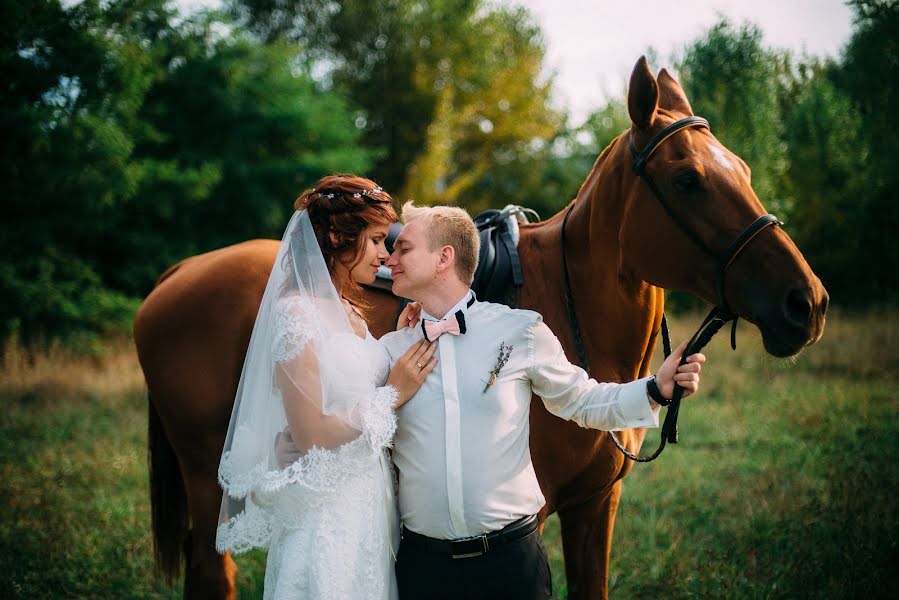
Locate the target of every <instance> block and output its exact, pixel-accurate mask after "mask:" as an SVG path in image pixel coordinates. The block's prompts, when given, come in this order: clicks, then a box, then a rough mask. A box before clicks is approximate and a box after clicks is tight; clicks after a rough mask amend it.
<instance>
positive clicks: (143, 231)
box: [0, 0, 899, 343]
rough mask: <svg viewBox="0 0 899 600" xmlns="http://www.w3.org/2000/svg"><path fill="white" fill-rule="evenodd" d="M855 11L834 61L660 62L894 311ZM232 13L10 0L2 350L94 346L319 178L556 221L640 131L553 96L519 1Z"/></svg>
mask: <svg viewBox="0 0 899 600" xmlns="http://www.w3.org/2000/svg"><path fill="white" fill-rule="evenodd" d="M850 4H851V5H852V6H853V9H854V11H855V15H856V18H855V23H854V30H853V35H852V38H851V40H850V42H849V44H848V45H847V46H846V48H845V49H844V51H843V53H842V55H841V56H840V57H839V58H837V59H833V60H826V61H822V60H819V59H816V58H814V57H807V56H799V57H797V56H794V55H791V54H790V53H787V52H785V51H781V50H776V49H772V48H769V47H767V46H766V45H765V42H764V38H763V36H762V33H761V31H760V30H759V28H758V27H755V26H754V25H751V24H743V25H739V26H737V25H734V24H732V23H730V22H728V21H726V20H722V21H721V22H719V23H717V24H716V25H714V26H713V27H711V28H710V29H709V30H708V31H706V32H705V33H704V34H703V35H702V36H700V37H699V38H698V39H696V40H695V41H694V42H693V43H691V44H690V45H689V46H687V47H686V48H685V49H684V51H683V53H681V54H680V57H679V58H678V59H677V60H676V61H675V66H676V67H677V71H678V72H679V78H680V79H681V82H682V83H683V85H684V87H685V89H686V91H687V95H688V97H689V98H690V100H691V103H692V105H693V107H694V109H695V111H696V112H697V114H702V115H703V116H705V117H707V118H708V119H709V120H710V121H711V124H712V127H713V130H714V132H715V134H716V135H717V136H718V137H719V138H720V139H721V140H722V142H723V143H725V144H727V145H728V147H730V148H731V149H733V150H734V151H735V152H736V153H738V154H739V155H740V156H742V157H743V158H744V159H745V160H746V162H747V163H748V164H749V165H750V167H751V168H752V170H753V185H754V188H755V190H756V192H757V193H758V195H759V197H760V198H761V199H762V201H763V202H764V203H765V204H766V206H767V207H768V208H769V209H771V210H772V211H774V212H775V213H776V214H778V216H782V217H783V218H785V219H786V220H787V230H788V231H789V232H790V233H791V235H792V236H793V237H794V239H795V240H796V241H797V243H798V244H799V246H800V248H802V249H803V251H804V253H805V255H806V257H807V258H808V260H809V262H810V264H811V265H812V267H813V268H814V269H815V270H816V272H817V273H818V274H819V275H820V276H821V277H822V279H823V280H824V283H825V285H826V286H827V287H828V289H829V291H830V292H831V295H832V297H833V299H834V301H835V302H836V303H838V304H844V305H856V306H864V305H869V304H880V303H891V302H894V301H895V300H896V299H897V297H899V281H897V267H899V246H897V245H896V244H894V243H892V240H891V234H892V232H893V231H895V230H896V228H897V227H899V222H897V215H899V211H896V210H895V207H894V204H895V200H896V192H895V190H897V189H899V168H897V164H896V160H897V156H899V136H897V135H896V134H895V133H894V131H893V130H894V128H893V122H892V121H893V118H894V115H896V114H899V91H897V89H899V87H897V86H899V83H897V82H899V51H897V45H899V5H897V4H896V3H895V2H884V1H883V0H852V1H851V2H850ZM225 9H226V12H216V11H206V12H199V13H194V14H190V15H182V14H179V13H178V11H177V7H176V5H175V4H173V3H171V2H167V1H166V0H84V1H82V2H77V3H73V2H63V1H62V0H32V1H30V2H18V1H15V0H0V18H2V19H3V22H4V24H5V26H4V28H3V29H2V31H0V77H2V79H0V81H2V83H0V124H2V131H3V134H4V135H3V137H4V144H3V145H2V146H0V152H2V154H0V177H2V181H3V182H4V183H5V190H6V196H5V198H6V204H5V208H6V214H5V217H4V221H3V224H2V227H0V256H2V258H0V337H4V336H8V335H10V334H17V335H20V336H21V337H23V338H24V339H25V340H26V341H39V340H41V339H45V340H50V339H53V338H62V339H68V340H70V341H72V342H73V343H82V342H87V343H90V340H91V339H92V338H91V336H94V335H95V334H97V333H102V332H105V331H110V330H124V329H127V328H128V327H129V325H130V321H131V318H132V316H133V311H134V309H135V307H136V305H137V298H140V297H141V296H143V295H145V294H146V293H147V291H148V290H149V289H150V288H151V287H152V285H153V282H154V281H155V279H156V277H157V276H158V274H159V273H160V272H161V271H162V270H163V269H164V268H165V267H167V266H168V265H170V264H172V263H174V262H176V261H177V260H180V259H181V258H183V257H185V256H188V255H191V254H195V253H198V252H203V251H206V250H210V249H213V248H217V247H221V246H224V245H227V244H230V243H234V242H238V241H242V240H245V239H248V238H254V237H275V236H277V235H278V234H279V233H280V231H281V229H282V227H283V226H284V223H285V222H286V220H287V218H288V215H289V212H290V210H291V204H292V199H293V198H294V197H295V196H296V194H297V193H298V192H299V191H300V190H301V189H302V188H304V187H305V186H307V185H309V184H310V183H311V182H313V181H314V180H316V179H317V178H318V177H320V176H321V175H323V174H326V173H330V172H338V171H355V172H363V173H365V174H367V175H369V176H371V177H373V178H374V179H376V180H377V181H379V182H381V183H382V184H383V185H385V187H387V188H388V189H390V190H391V191H392V192H394V193H395V195H397V196H398V197H399V198H402V199H405V198H408V197H411V198H414V199H415V200H416V201H418V202H420V203H435V202H443V203H452V204H459V205H462V206H464V207H466V208H468V209H469V210H471V211H472V212H474V211H477V210H480V209H483V208H488V207H501V206H503V205H505V204H507V203H517V204H523V205H526V206H529V207H532V208H536V209H537V210H538V211H539V212H540V213H541V214H542V215H543V216H544V217H546V216H549V215H551V214H553V213H555V212H556V211H558V210H559V209H561V208H562V207H563V206H564V205H565V204H567V203H568V202H569V201H570V200H571V199H572V198H573V197H574V196H575V194H576V193H577V191H578V188H579V186H580V185H581V183H582V182H583V180H584V179H585V178H586V176H587V174H588V173H589V171H590V169H591V167H592V165H593V163H594V161H595V159H596V157H597V155H598V154H599V153H600V152H601V150H602V149H603V148H604V147H605V146H606V145H607V144H608V143H609V142H610V141H611V140H612V139H613V138H614V137H615V136H617V135H618V134H619V133H620V132H621V131H623V130H626V129H627V128H628V127H629V125H630V123H629V119H628V116H627V110H626V105H625V102H624V95H622V96H621V97H617V98H611V99H610V100H609V101H608V102H606V103H605V104H604V105H603V106H600V107H598V108H597V109H596V111H594V112H593V113H592V114H591V115H590V116H589V117H588V118H587V120H586V122H585V123H583V124H581V125H577V126H573V125H572V124H571V122H570V120H569V117H568V115H566V114H565V113H564V112H560V111H557V110H554V109H552V108H551V107H550V106H549V103H550V98H551V97H552V86H553V80H552V76H551V75H547V74H546V70H545V64H544V63H545V41H544V39H543V36H542V33H541V32H540V29H539V27H538V26H537V25H536V23H535V22H534V20H533V19H532V17H531V16H530V15H529V14H528V13H527V12H526V11H525V10H524V9H521V8H508V7H505V6H500V5H496V4H493V3H489V2H487V1H486V0H385V1H384V2H370V1H368V0H342V1H340V2H337V1H334V0H227V1H226V4H225ZM635 58H636V57H635ZM657 62H658V61H657ZM656 66H662V65H661V64H658V65H656Z"/></svg>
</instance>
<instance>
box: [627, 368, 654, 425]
mask: <svg viewBox="0 0 899 600" xmlns="http://www.w3.org/2000/svg"><path fill="white" fill-rule="evenodd" d="M648 379H649V377H644V378H643V379H637V380H636V381H631V382H630V383H624V384H622V385H621V391H620V392H619V393H620V401H619V404H618V406H619V407H620V408H621V416H622V417H623V418H624V420H625V421H626V422H627V427H658V426H659V411H660V410H661V407H660V406H655V407H653V404H652V403H651V402H650V401H649V395H648V394H647V393H646V382H647V380H648Z"/></svg>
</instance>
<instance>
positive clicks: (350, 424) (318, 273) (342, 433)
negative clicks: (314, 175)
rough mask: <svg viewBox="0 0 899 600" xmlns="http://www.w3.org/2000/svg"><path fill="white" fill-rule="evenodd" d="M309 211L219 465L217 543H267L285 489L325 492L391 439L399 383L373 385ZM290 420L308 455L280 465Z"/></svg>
mask: <svg viewBox="0 0 899 600" xmlns="http://www.w3.org/2000/svg"><path fill="white" fill-rule="evenodd" d="M372 369H373V365H372V364H371V361H370V360H369V359H368V357H367V355H366V354H365V349H364V344H363V343H362V340H361V339H360V338H359V337H358V336H357V335H356V334H355V333H354V332H353V329H352V326H351V325H350V322H349V319H348V318H347V315H346V312H345V310H344V307H343V305H342V303H341V299H340V297H339V295H338V293H337V290H336V289H335V287H334V284H333V282H332V280H331V275H330V273H329V271H328V268H327V265H326V264H325V260H324V257H323V256H322V252H321V249H320V248H319V245H318V240H317V239H316V237H315V232H314V230H313V227H312V223H311V221H310V218H309V215H308V212H307V211H306V210H305V209H304V210H300V211H297V212H296V213H295V214H294V215H293V217H292V218H291V220H290V222H289V223H288V225H287V229H286V231H285V233H284V237H283V239H282V241H281V246H280V248H279V250H278V255H277V258H276V259H275V263H274V266H273V268H272V272H271V275H270V277H269V280H268V284H267V285H266V288H265V293H264V295H263V298H262V303H261V305H260V307H259V312H258V314H257V316H256V323H255V326H254V327H253V334H252V336H251V338H250V344H249V347H248V349H247V354H246V358H245V360H244V366H243V371H242V373H241V377H240V383H239V384H238V388H237V394H236V398H235V402H234V409H233V412H232V414H231V424H230V426H229V428H228V435H227V437H226V439H225V446H224V450H223V453H222V459H221V463H220V464H219V484H220V485H221V487H222V489H223V491H224V494H223V498H222V508H221V513H220V516H219V527H218V532H217V539H216V548H217V549H218V550H219V551H220V552H224V551H226V550H230V551H232V552H236V553H239V552H242V551H245V550H248V549H250V548H253V547H263V548H264V547H267V545H268V542H269V540H270V538H271V533H272V527H273V521H274V519H275V518H277V515H275V513H276V512H277V505H278V500H279V496H281V495H283V494H284V493H286V492H287V491H288V489H289V488H291V487H293V488H294V489H296V487H297V486H299V487H301V488H303V489H306V490H312V491H314V492H321V493H327V492H328V491H333V490H334V489H336V488H337V486H338V485H339V484H340V482H341V480H342V478H345V477H347V476H348V475H349V474H351V473H352V471H353V467H354V464H355V465H358V464H361V462H362V461H364V460H366V459H371V457H372V456H373V455H377V454H380V453H381V451H382V449H383V448H384V447H385V446H387V445H389V444H390V441H391V439H392V435H393V431H394V429H395V426H396V420H395V419H396V417H395V415H394V413H393V412H392V406H393V402H394V401H395V398H396V396H395V390H393V388H391V387H383V388H376V384H375V382H374V374H373V373H372ZM285 427H287V428H288V429H287V430H288V431H289V432H290V434H291V435H292V437H293V441H294V443H295V444H296V446H297V447H298V448H299V450H300V453H301V456H300V458H299V459H298V460H296V461H295V462H293V463H291V464H279V459H278V455H277V450H276V447H277V438H278V436H279V434H281V432H282V431H284V430H285Z"/></svg>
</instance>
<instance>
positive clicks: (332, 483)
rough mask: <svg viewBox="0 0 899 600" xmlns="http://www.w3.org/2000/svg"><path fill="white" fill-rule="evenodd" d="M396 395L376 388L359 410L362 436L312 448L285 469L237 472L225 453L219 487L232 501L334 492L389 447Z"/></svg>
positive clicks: (392, 389)
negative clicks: (286, 490) (256, 495)
mask: <svg viewBox="0 0 899 600" xmlns="http://www.w3.org/2000/svg"><path fill="white" fill-rule="evenodd" d="M397 394H398V392H397V390H396V388H395V387H393V386H392V385H387V386H384V387H380V388H377V389H376V390H375V395H374V397H372V398H371V399H370V400H369V401H368V402H364V403H362V406H361V407H360V416H361V417H362V432H363V435H361V436H360V437H358V438H356V439H355V440H352V441H350V442H347V443H346V444H344V445H342V446H340V447H339V448H334V449H327V448H319V447H317V446H313V447H312V448H311V449H309V451H308V452H307V453H306V454H305V455H303V456H302V457H301V458H299V459H298V460H297V461H296V462H294V463H293V464H291V465H289V466H287V467H285V468H284V469H277V470H275V469H269V468H267V466H266V464H265V463H264V462H260V463H257V464H256V465H253V466H252V467H251V468H249V469H247V468H238V467H237V465H235V464H234V462H233V460H232V459H231V452H230V451H228V452H225V453H224V454H223V455H222V461H221V463H220V464H219V472H218V480H219V484H220V485H221V486H222V489H224V490H225V491H227V493H228V495H229V496H231V497H232V498H245V497H246V496H247V495H248V494H250V493H251V492H253V491H259V492H264V493H270V492H274V491H276V490H279V489H281V488H283V487H285V486H287V485H290V484H298V485H302V486H303V487H306V488H309V489H311V490H317V491H328V490H333V489H334V488H335V487H336V486H338V485H339V484H340V482H341V481H343V480H344V479H345V478H346V477H347V476H348V475H350V474H352V473H354V472H356V471H357V469H358V468H360V466H361V465H363V464H365V462H366V459H368V458H370V457H371V456H372V455H374V454H377V453H379V452H381V450H382V449H383V448H389V447H390V446H391V445H392V443H393V435H394V433H395V432H396V423H397V421H396V412H395V411H394V410H393V405H394V404H395V403H396V399H397ZM240 429H242V428H241V427H238V431H237V432H235V438H236V437H238V436H239V435H240V434H241V431H239V430H240Z"/></svg>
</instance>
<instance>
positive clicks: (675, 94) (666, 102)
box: [658, 69, 693, 115]
mask: <svg viewBox="0 0 899 600" xmlns="http://www.w3.org/2000/svg"><path fill="white" fill-rule="evenodd" d="M658 83H659V106H661V107H662V108H666V109H668V110H670V111H677V112H681V113H683V114H685V115H692V114H693V109H692V108H691V107H690V102H689V101H688V100H687V95H686V94H685V93H684V88H682V87H681V86H680V84H679V83H678V82H677V80H676V79H675V78H674V77H672V76H671V74H670V73H668V71H667V70H665V69H662V70H661V71H659V78H658Z"/></svg>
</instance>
